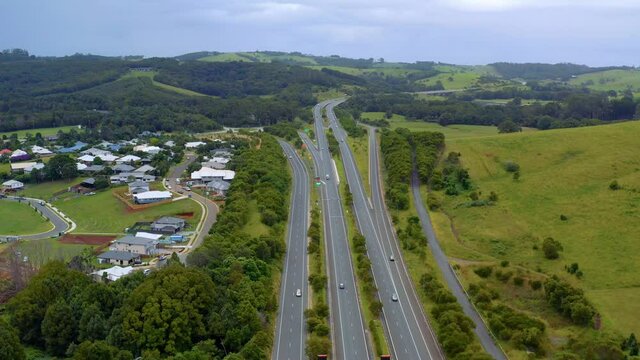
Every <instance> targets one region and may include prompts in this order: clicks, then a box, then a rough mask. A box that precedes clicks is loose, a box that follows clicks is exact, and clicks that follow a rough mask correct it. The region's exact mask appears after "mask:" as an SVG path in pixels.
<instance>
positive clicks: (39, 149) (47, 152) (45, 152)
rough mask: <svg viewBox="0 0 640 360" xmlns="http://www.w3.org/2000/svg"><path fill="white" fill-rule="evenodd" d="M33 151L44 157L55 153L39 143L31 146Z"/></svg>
mask: <svg viewBox="0 0 640 360" xmlns="http://www.w3.org/2000/svg"><path fill="white" fill-rule="evenodd" d="M31 152H32V153H34V154H36V155H39V156H42V157H47V156H51V155H53V152H52V151H51V150H49V149H47V148H43V147H42V146H38V145H33V147H31Z"/></svg>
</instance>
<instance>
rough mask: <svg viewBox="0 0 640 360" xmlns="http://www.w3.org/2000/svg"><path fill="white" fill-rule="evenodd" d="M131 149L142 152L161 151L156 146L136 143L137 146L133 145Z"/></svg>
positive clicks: (153, 152)
mask: <svg viewBox="0 0 640 360" xmlns="http://www.w3.org/2000/svg"><path fill="white" fill-rule="evenodd" d="M133 151H142V152H144V153H147V154H154V155H155V154H157V153H159V152H160V151H162V149H161V148H160V147H158V146H149V145H138V146H134V148H133Z"/></svg>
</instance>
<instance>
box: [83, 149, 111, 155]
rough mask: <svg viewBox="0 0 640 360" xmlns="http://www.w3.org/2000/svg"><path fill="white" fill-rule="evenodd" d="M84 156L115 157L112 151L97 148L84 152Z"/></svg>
mask: <svg viewBox="0 0 640 360" xmlns="http://www.w3.org/2000/svg"><path fill="white" fill-rule="evenodd" d="M82 154H84V155H93V156H108V155H113V154H112V153H111V152H110V151H107V150H102V149H97V148H94V147H92V148H91V149H87V150H85V151H83V152H82Z"/></svg>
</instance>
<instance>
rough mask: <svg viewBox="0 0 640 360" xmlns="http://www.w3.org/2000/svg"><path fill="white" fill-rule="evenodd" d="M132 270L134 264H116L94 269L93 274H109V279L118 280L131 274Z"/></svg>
mask: <svg viewBox="0 0 640 360" xmlns="http://www.w3.org/2000/svg"><path fill="white" fill-rule="evenodd" d="M132 271H133V267H132V266H127V267H120V266H117V265H116V266H114V267H112V268H108V269H103V270H97V271H94V272H92V273H91V274H93V275H98V276H104V274H107V279H109V280H111V281H116V280H118V279H120V278H121V277H123V276H126V275H129V274H130V273H131V272H132Z"/></svg>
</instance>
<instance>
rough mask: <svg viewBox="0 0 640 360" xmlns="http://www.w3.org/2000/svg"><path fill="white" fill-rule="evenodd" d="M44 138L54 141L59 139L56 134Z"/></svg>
mask: <svg viewBox="0 0 640 360" xmlns="http://www.w3.org/2000/svg"><path fill="white" fill-rule="evenodd" d="M44 138H45V140H47V141H49V142H56V141H58V139H59V137H58V135H49V136H45V137H44Z"/></svg>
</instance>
